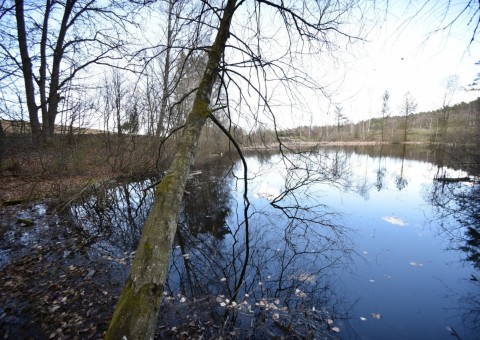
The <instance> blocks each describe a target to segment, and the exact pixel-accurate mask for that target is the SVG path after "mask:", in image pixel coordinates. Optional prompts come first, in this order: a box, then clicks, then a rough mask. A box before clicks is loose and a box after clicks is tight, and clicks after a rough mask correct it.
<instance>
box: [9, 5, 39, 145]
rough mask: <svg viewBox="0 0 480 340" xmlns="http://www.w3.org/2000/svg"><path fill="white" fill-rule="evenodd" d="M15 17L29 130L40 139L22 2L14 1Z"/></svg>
mask: <svg viewBox="0 0 480 340" xmlns="http://www.w3.org/2000/svg"><path fill="white" fill-rule="evenodd" d="M15 16H16V19H17V33H18V45H19V48H20V57H21V59H22V73H23V80H24V82H25V95H26V98H27V108H28V116H29V119H30V128H31V130H32V135H33V136H34V137H35V138H39V137H40V122H39V120H38V106H37V103H36V102H35V87H34V84H33V71H32V60H31V59H30V55H29V53H28V47H27V32H26V30H25V18H24V10H23V0H16V1H15Z"/></svg>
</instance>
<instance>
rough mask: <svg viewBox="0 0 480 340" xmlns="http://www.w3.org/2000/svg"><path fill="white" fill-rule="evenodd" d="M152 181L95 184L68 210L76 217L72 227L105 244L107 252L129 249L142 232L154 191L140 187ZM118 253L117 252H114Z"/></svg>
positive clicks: (84, 237)
mask: <svg viewBox="0 0 480 340" xmlns="http://www.w3.org/2000/svg"><path fill="white" fill-rule="evenodd" d="M150 184H151V181H141V182H132V183H128V184H122V185H119V186H116V187H113V188H112V187H111V186H112V185H110V187H109V186H105V185H96V186H94V187H92V188H91V189H90V190H88V195H84V196H83V197H80V198H79V199H78V200H77V201H76V202H75V203H74V204H72V205H71V206H70V209H69V212H70V214H71V216H72V220H73V221H75V230H76V232H77V233H79V234H81V235H82V236H83V237H82V239H84V240H88V243H90V244H94V243H96V244H97V246H100V247H104V246H106V244H107V243H106V242H105V240H108V249H105V250H106V251H108V252H114V253H123V252H125V251H132V250H134V249H135V247H136V246H137V243H138V239H139V237H140V234H141V223H143V221H144V220H145V218H146V216H147V214H148V210H149V209H150V206H151V204H152V202H153V191H151V190H150V191H144V190H143V189H144V188H145V187H147V186H149V185H150ZM117 255H118V254H117Z"/></svg>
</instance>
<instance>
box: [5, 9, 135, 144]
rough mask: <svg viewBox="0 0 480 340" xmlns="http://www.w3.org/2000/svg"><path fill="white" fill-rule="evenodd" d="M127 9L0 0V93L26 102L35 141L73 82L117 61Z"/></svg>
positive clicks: (47, 133) (48, 131)
mask: <svg viewBox="0 0 480 340" xmlns="http://www.w3.org/2000/svg"><path fill="white" fill-rule="evenodd" d="M131 10H132V8H131V5H130V3H129V2H128V1H123V2H118V1H114V0H107V1H97V0H46V1H44V2H42V3H39V2H37V1H23V0H15V1H13V0H6V1H2V4H1V7H0V35H1V36H2V42H1V43H0V60H1V63H0V79H1V81H2V83H3V89H2V91H7V89H8V90H9V91H10V96H14V95H15V94H18V98H21V99H22V100H21V103H23V100H25V102H26V106H27V110H28V117H29V120H30V126H31V131H32V134H33V135H34V136H35V137H37V138H39V137H40V136H43V137H44V138H49V137H51V136H52V135H53V133H54V129H55V119H56V117H57V114H58V113H59V104H60V102H61V101H62V100H63V99H64V98H65V97H66V96H67V92H68V91H69V89H70V88H71V87H72V86H73V84H74V80H75V79H76V78H79V77H80V76H81V75H82V74H83V75H85V73H84V71H86V69H87V68H88V67H90V66H92V65H94V64H97V65H102V64H103V65H105V64H111V63H112V62H114V61H115V60H116V59H117V60H119V59H120V58H121V57H122V54H121V53H120V52H122V50H124V48H125V47H126V43H127V41H126V40H125V38H126V37H127V36H128V27H129V26H130V25H132V24H133V22H132V21H130V19H129V16H130V13H131ZM22 82H23V86H22V85H21V83H22ZM11 102H12V106H14V105H13V104H17V103H14V99H13V98H12V99H11Z"/></svg>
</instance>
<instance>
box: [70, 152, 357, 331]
mask: <svg viewBox="0 0 480 340" xmlns="http://www.w3.org/2000/svg"><path fill="white" fill-rule="evenodd" d="M268 158H269V159H268V160H267V159H266V157H250V158H249V171H250V173H249V178H251V180H249V181H250V185H251V187H252V188H253V189H252V192H251V193H250V196H251V197H250V198H249V199H250V200H251V201H252V203H253V207H252V208H251V209H249V210H248V215H247V216H248V220H245V215H244V204H245V201H244V199H243V193H241V192H238V191H237V190H236V188H239V187H241V186H242V181H243V178H242V177H243V176H242V170H241V168H240V165H239V164H236V165H235V164H234V165H233V166H232V163H229V162H218V163H217V164H216V166H215V167H205V168H201V169H195V171H193V172H192V176H191V178H190V180H189V182H188V184H187V188H186V193H185V198H184V202H183V206H182V211H181V213H180V217H179V223H178V229H177V233H176V240H175V245H174V249H173V252H172V258H171V265H170V268H169V275H168V280H167V283H166V293H167V294H168V295H167V296H166V298H165V299H166V301H167V302H166V303H167V305H168V301H170V302H171V301H176V302H177V303H181V302H180V301H183V302H185V301H190V302H192V301H196V305H198V304H204V307H203V310H204V312H205V313H206V311H211V312H209V314H208V315H206V316H205V317H208V318H209V319H210V320H214V322H216V324H218V325H224V324H225V322H226V321H227V320H229V325H230V326H229V327H231V328H232V329H236V330H237V332H239V331H240V332H243V333H244V334H243V335H246V334H247V333H248V332H251V331H252V327H253V328H255V329H257V328H258V329H263V330H264V331H265V332H267V333H265V334H278V335H281V334H297V333H298V334H307V333H309V332H311V333H312V334H321V333H322V332H328V328H329V327H330V328H331V327H335V326H334V325H332V324H331V322H333V319H334V318H335V313H336V310H335V309H336V306H335V305H336V303H339V301H340V300H339V299H338V301H337V302H335V301H336V300H337V299H336V297H335V293H334V291H333V290H332V289H331V288H330V283H331V276H332V275H333V273H334V270H336V269H338V268H340V267H342V266H344V265H345V264H346V263H347V262H348V259H349V257H350V255H351V249H352V246H351V244H350V243H349V237H348V234H347V231H346V228H343V227H341V226H340V222H339V221H340V216H339V215H338V214H336V213H335V212H334V211H332V210H331V209H329V208H328V206H327V205H325V204H324V203H323V197H322V193H321V192H319V191H318V190H317V189H316V185H318V184H320V183H334V184H335V185H336V186H338V187H348V186H349V185H350V178H349V176H347V175H348V163H347V157H346V155H345V154H344V153H342V152H338V153H335V154H320V153H317V152H315V153H310V154H307V155H304V154H291V155H289V156H288V158H281V157H278V156H276V155H270V156H268ZM272 164H274V166H272ZM279 164H282V165H283V166H282V167H280V166H279ZM269 167H270V168H269ZM260 173H262V174H263V175H267V176H268V179H269V183H270V185H271V187H274V188H275V194H274V195H270V196H265V195H260V194H259V191H258V190H257V189H258V188H259V187H261V186H262V184H263V183H264V182H263V180H262V177H258V176H257V175H258V174H260ZM152 183H154V180H147V181H142V182H134V183H129V184H123V185H119V186H114V187H108V186H98V187H96V188H94V189H92V190H94V192H93V195H91V194H92V192H90V193H89V194H90V195H85V197H83V198H81V199H79V200H78V201H77V202H76V203H75V204H73V205H71V207H70V211H69V212H70V214H71V217H72V218H71V219H72V221H75V224H76V228H77V229H78V232H79V233H81V236H82V237H81V239H83V240H88V246H90V247H91V248H92V249H97V250H101V251H103V252H105V253H108V254H110V255H111V256H121V255H122V254H123V253H125V252H131V251H133V250H134V249H135V247H136V245H137V242H138V239H139V237H140V232H141V230H140V228H141V226H142V224H143V221H144V220H145V218H146V216H147V214H148V210H149V208H150V206H151V204H152V203H153V199H154V193H153V189H151V188H152ZM306 198H308V199H306ZM247 222H248V225H249V226H250V227H247ZM179 294H180V295H179ZM178 296H181V298H179V299H178V298H177V299H176V298H175V297H178ZM182 299H183V300H182ZM212 299H213V300H212ZM192 303H193V302H192ZM169 308H173V307H172V306H171V305H169ZM299 311H303V312H302V313H299ZM211 313H213V314H211ZM162 318H163V319H161V320H163V322H164V323H167V324H172V322H177V323H178V322H179V320H178V316H176V318H177V319H176V321H174V320H173V315H172V314H171V313H165V314H162ZM260 320H263V321H260ZM327 320H330V323H329V322H327ZM275 325H277V326H275ZM222 327H223V326H222Z"/></svg>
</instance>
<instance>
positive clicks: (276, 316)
mask: <svg viewBox="0 0 480 340" xmlns="http://www.w3.org/2000/svg"><path fill="white" fill-rule="evenodd" d="M272 318H273V320H278V319H279V318H280V314H278V313H274V314H273V315H272Z"/></svg>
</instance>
